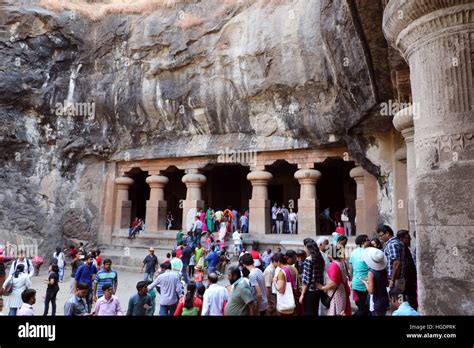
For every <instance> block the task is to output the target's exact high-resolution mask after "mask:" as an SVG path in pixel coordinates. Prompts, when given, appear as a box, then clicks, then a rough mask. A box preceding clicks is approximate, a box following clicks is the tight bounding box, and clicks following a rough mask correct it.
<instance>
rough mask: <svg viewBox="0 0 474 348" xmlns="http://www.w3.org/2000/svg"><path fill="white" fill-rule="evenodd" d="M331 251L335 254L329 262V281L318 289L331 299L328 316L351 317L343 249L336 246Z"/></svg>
mask: <svg viewBox="0 0 474 348" xmlns="http://www.w3.org/2000/svg"><path fill="white" fill-rule="evenodd" d="M333 250H335V253H333V255H332V256H333V259H334V261H333V262H331V264H330V265H329V268H328V278H329V281H328V282H327V284H326V285H325V286H321V287H320V289H321V290H323V291H326V292H327V293H328V296H329V297H330V298H331V297H332V300H331V305H330V307H329V310H328V315H345V316H351V315H352V309H351V301H350V298H349V296H350V293H351V289H350V287H349V281H350V276H349V271H348V269H349V267H348V266H347V262H346V260H345V258H344V249H343V248H342V247H340V246H337V248H336V249H333Z"/></svg>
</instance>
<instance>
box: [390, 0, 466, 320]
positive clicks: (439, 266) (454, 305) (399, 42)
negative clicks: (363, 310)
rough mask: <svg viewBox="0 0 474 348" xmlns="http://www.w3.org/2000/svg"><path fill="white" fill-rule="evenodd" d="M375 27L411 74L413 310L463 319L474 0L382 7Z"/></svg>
mask: <svg viewBox="0 0 474 348" xmlns="http://www.w3.org/2000/svg"><path fill="white" fill-rule="evenodd" d="M383 29H384V32H385V35H386V37H387V39H388V41H389V42H390V43H391V44H392V45H393V46H395V47H396V48H398V49H399V50H400V52H401V53H402V55H403V56H404V58H405V59H406V60H407V62H408V64H409V66H410V73H411V87H412V91H413V107H414V116H413V119H414V128H415V135H414V143H415V151H416V160H415V164H416V177H415V192H416V202H415V215H416V234H417V239H416V242H417V270H418V299H419V302H420V304H421V306H420V309H421V311H422V313H424V314H427V315H463V314H466V313H467V312H466V311H468V310H467V309H468V308H471V307H472V295H471V293H472V292H470V291H469V290H467V289H472V288H473V287H474V280H473V277H472V265H473V264H474V256H473V253H472V248H469V239H470V238H471V236H472V231H473V226H474V214H472V207H473V205H474V202H473V197H474V196H473V190H472V187H474V181H473V176H472V173H474V117H473V115H474V76H473V75H474V73H473V72H474V59H473V55H472V52H474V2H472V1H465V0H439V1H417V0H405V1H390V2H389V3H388V5H387V7H386V8H385V13H384V20H383Z"/></svg>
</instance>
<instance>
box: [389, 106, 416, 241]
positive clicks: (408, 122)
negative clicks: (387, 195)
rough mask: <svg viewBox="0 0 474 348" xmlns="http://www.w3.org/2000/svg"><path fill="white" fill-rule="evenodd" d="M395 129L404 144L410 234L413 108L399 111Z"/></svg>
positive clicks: (412, 214)
mask: <svg viewBox="0 0 474 348" xmlns="http://www.w3.org/2000/svg"><path fill="white" fill-rule="evenodd" d="M393 125H394V126H395V129H396V130H397V131H399V132H401V133H402V136H403V139H405V144H406V164H407V186H408V220H409V230H410V232H413V231H415V229H416V227H415V221H416V218H415V175H416V171H415V146H414V142H413V140H414V134H415V128H414V125H413V108H412V107H411V106H410V107H408V108H405V109H403V110H400V111H399V112H397V113H396V114H395V117H394V118H393Z"/></svg>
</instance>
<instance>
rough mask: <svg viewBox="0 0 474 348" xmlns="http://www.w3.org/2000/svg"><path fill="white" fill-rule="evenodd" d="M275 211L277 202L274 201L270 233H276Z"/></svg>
mask: <svg viewBox="0 0 474 348" xmlns="http://www.w3.org/2000/svg"><path fill="white" fill-rule="evenodd" d="M277 211H278V204H277V203H276V202H275V203H273V207H272V214H271V215H272V233H277V223H276V221H277Z"/></svg>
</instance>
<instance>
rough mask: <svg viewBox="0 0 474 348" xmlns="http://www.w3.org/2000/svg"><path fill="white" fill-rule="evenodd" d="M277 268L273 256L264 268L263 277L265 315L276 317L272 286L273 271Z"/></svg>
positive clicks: (274, 255) (274, 295) (274, 256)
mask: <svg viewBox="0 0 474 348" xmlns="http://www.w3.org/2000/svg"><path fill="white" fill-rule="evenodd" d="M276 267H277V262H276V254H273V256H272V258H271V260H270V264H269V265H268V266H267V267H266V268H265V271H264V272H263V277H264V279H265V289H266V293H267V302H268V307H267V315H268V316H274V315H276V289H275V287H274V286H273V278H274V276H275V269H276Z"/></svg>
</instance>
